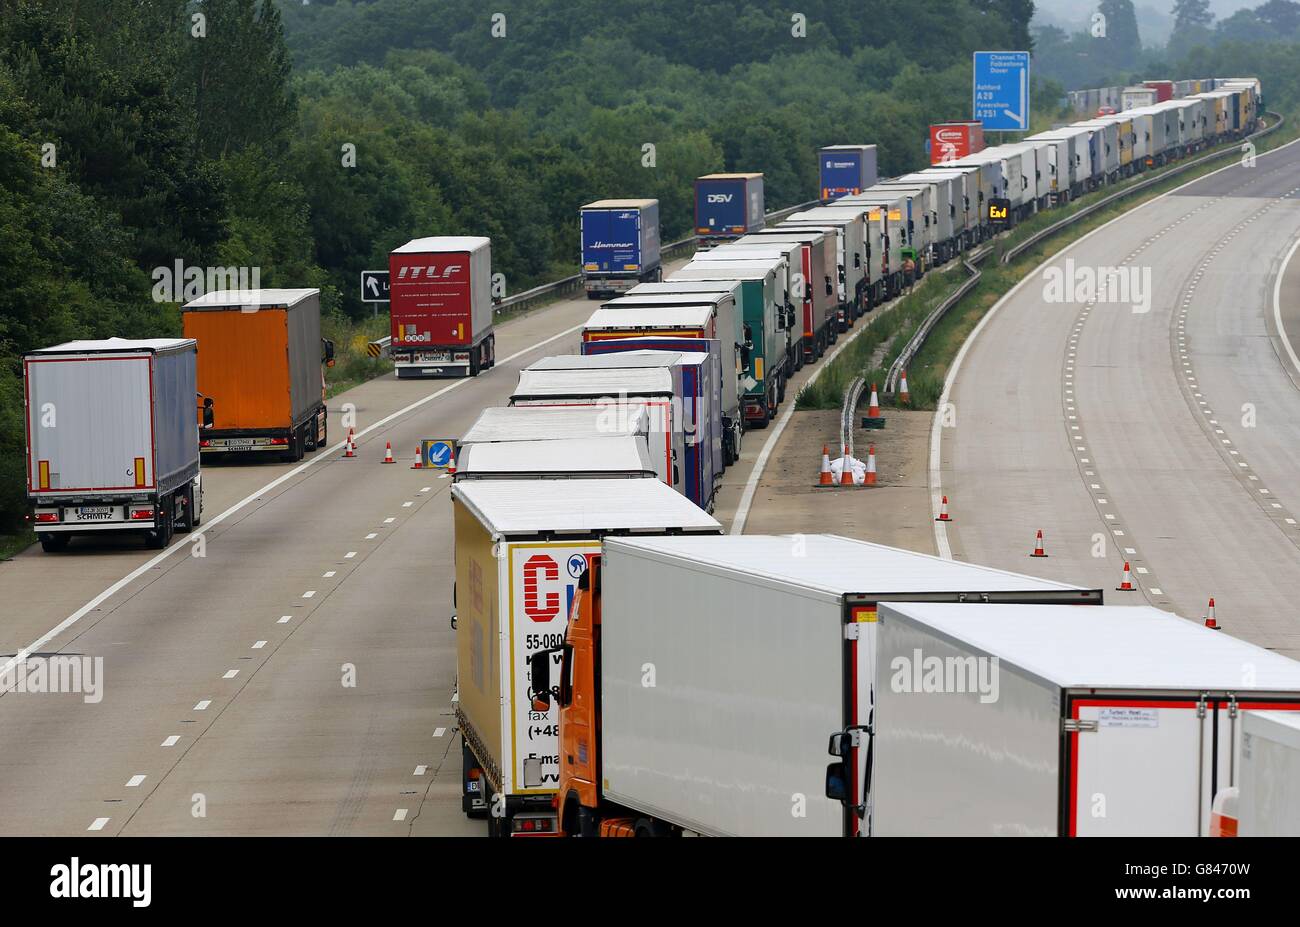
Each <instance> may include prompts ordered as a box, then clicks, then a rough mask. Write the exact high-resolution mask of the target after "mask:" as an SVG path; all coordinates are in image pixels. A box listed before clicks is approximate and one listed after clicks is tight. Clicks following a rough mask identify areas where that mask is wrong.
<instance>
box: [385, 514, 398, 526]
mask: <svg viewBox="0 0 1300 927" xmlns="http://www.w3.org/2000/svg"><path fill="white" fill-rule="evenodd" d="M395 521H397V519H396V518H394V517H393V516H392V515H389V516H388V517H387V518H385V519H384V524H386V525H391V524H392V523H393V522H395Z"/></svg>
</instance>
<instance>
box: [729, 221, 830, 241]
mask: <svg viewBox="0 0 1300 927" xmlns="http://www.w3.org/2000/svg"><path fill="white" fill-rule="evenodd" d="M825 237H826V233H825V232H821V231H818V230H817V229H816V228H811V227H808V226H802V227H801V226H797V225H786V224H785V223H784V222H783V223H781V224H780V225H769V226H768V227H767V228H765V229H759V230H758V231H757V232H750V233H749V234H748V235H745V236H744V237H743V238H737V239H736V240H735V241H733V242H731V244H733V245H738V244H748V243H749V242H751V241H755V240H758V239H762V238H770V239H771V240H772V241H791V242H803V243H805V244H815V243H816V242H817V239H818V238H825Z"/></svg>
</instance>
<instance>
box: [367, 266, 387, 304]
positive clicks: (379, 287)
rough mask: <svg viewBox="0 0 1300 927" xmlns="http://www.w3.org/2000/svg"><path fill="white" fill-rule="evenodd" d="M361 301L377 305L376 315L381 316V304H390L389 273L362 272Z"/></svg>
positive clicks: (379, 271)
mask: <svg viewBox="0 0 1300 927" xmlns="http://www.w3.org/2000/svg"><path fill="white" fill-rule="evenodd" d="M361 301H362V302H363V303H375V315H379V305H378V304H379V303H386V302H388V271H386V270H363V271H362V272H361Z"/></svg>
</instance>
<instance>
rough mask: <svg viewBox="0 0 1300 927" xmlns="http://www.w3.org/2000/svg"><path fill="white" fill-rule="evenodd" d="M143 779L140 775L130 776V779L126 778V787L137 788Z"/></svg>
mask: <svg viewBox="0 0 1300 927" xmlns="http://www.w3.org/2000/svg"><path fill="white" fill-rule="evenodd" d="M144 780H145V777H144V776H141V775H135V776H132V777H131V778H130V779H127V780H126V787H127V788H128V789H134V788H139V786H140V783H141V782H143V781H144Z"/></svg>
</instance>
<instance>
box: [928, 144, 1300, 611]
mask: <svg viewBox="0 0 1300 927" xmlns="http://www.w3.org/2000/svg"><path fill="white" fill-rule="evenodd" d="M1296 142H1300V139H1295V140H1294V141H1290V142H1287V143H1286V144H1285V145H1279V146H1278V147H1276V148H1274V149H1272V151H1266V152H1264V154H1262V155H1260V157H1267V156H1268V155H1270V154H1272V153H1273V152H1277V151H1281V150H1282V149H1284V148H1290V147H1291V146H1292V145H1294V144H1296ZM1236 166H1237V165H1236V163H1235V162H1234V163H1232V164H1228V165H1225V166H1224V167H1221V168H1219V169H1218V170H1214V171H1210V172H1209V173H1208V174H1202V175H1201V176H1199V177H1194V178H1192V179H1191V180H1189V181H1187V183H1185V184H1180V185H1179V186H1177V187H1174V188H1173V189H1172V190H1166V191H1165V192H1164V193H1161V194H1160V195H1159V196H1155V197H1152V198H1151V199H1149V200H1147V201H1146V202H1144V203H1138V204H1137V205H1136V206H1134V207H1133V208H1132V209H1127V210H1125V211H1124V212H1122V213H1120V214H1119V215H1117V216H1116V217H1115V218H1113V219H1111V220H1110V221H1109V222H1106V223H1104V224H1102V225H1099V226H1097V227H1096V228H1095V229H1093V230H1092V231H1091V232H1088V233H1087V234H1086V235H1084V236H1083V237H1081V238H1078V239H1075V240H1074V241H1072V242H1070V243H1069V244H1067V245H1066V246H1065V247H1063V248H1061V249H1059V250H1058V251H1057V252H1056V253H1054V254H1052V255H1050V256H1049V257H1047V258H1045V259H1044V260H1043V262H1042V263H1041V264H1039V265H1038V266H1037V267H1035V268H1034V269H1033V270H1031V271H1030V272H1029V273H1027V274H1026V275H1025V276H1024V277H1022V278H1021V279H1020V281H1019V282H1018V283H1016V285H1015V286H1013V287H1012V288H1011V289H1009V290H1007V292H1006V293H1004V294H1003V295H1002V297H1001V298H1000V299H999V300H998V301H997V302H996V303H994V304H993V305H992V306H991V307H990V308H989V310H988V312H986V313H984V316H983V317H982V318H981V319H980V320H979V322H977V323H976V324H975V328H974V329H972V330H971V333H970V334H969V335H967V336H966V340H965V341H963V342H962V344H961V347H960V348H959V349H958V350H957V356H956V357H955V358H953V362H952V366H951V367H949V368H948V375H947V376H946V377H944V379H943V392H942V393H941V394H940V395H939V401H938V403H936V404H935V408H934V419H933V420H932V422H931V425H930V509H931V511H932V512H935V513H937V512H938V511H939V504H940V500H941V498H942V497H943V476H942V472H941V470H940V461H941V460H942V459H943V458H942V452H943V424H942V423H943V410H944V408H945V406H946V405H947V403H948V402H949V401H950V397H951V396H952V387H953V384H955V383H956V382H957V374H958V373H959V372H960V371H961V363H962V361H963V360H965V358H966V353H967V351H969V350H970V346H971V345H972V344H974V343H975V339H976V338H977V337H978V336H979V333H980V332H981V331H983V330H984V326H985V325H987V324H988V322H989V320H990V319H992V318H993V317H994V316H996V315H997V313H998V310H999V309H1001V308H1002V306H1003V305H1005V304H1006V303H1007V302H1008V301H1010V299H1011V298H1012V297H1013V296H1015V295H1016V293H1017V292H1019V291H1020V288H1021V287H1023V286H1027V285H1028V284H1029V283H1030V281H1033V280H1037V279H1039V278H1040V277H1041V276H1042V272H1043V271H1044V270H1045V269H1046V268H1047V266H1048V265H1049V264H1051V263H1052V262H1053V261H1058V260H1061V259H1062V258H1064V257H1065V256H1066V255H1067V254H1068V252H1069V251H1070V250H1071V249H1072V248H1076V247H1078V246H1079V245H1081V244H1083V243H1084V242H1085V241H1087V240H1088V239H1089V238H1091V237H1092V236H1094V235H1096V234H1097V233H1098V232H1102V231H1105V230H1106V229H1107V228H1109V227H1110V226H1111V225H1113V224H1114V223H1116V222H1119V221H1121V220H1123V219H1127V218H1129V217H1130V216H1132V215H1133V213H1135V212H1137V211H1138V210H1139V209H1143V208H1145V207H1147V206H1150V205H1152V204H1153V203H1156V202H1159V201H1160V200H1162V199H1164V198H1165V197H1167V196H1172V195H1173V194H1175V193H1177V192H1178V191H1179V190H1181V189H1183V188H1184V187H1190V186H1191V185H1192V184H1194V183H1199V182H1200V181H1202V180H1204V179H1205V178H1207V177H1213V176H1214V175H1215V174H1221V173H1223V172H1224V171H1227V170H1232V169H1233V168H1234V167H1236ZM1196 211H1197V212H1199V211H1200V210H1196ZM1292 250H1293V251H1294V250H1295V249H1294V248H1293V249H1292ZM991 257H992V258H993V259H994V260H995V261H996V260H997V255H996V254H993V255H991ZM1279 279H1280V278H1279ZM1274 305H1275V306H1276V305H1277V303H1276V301H1275V302H1274ZM1297 367H1298V368H1300V363H1298V364H1297ZM1069 382H1070V381H1068V380H1067V381H1066V383H1067V384H1068V383H1069ZM1065 392H1066V394H1067V395H1069V394H1073V392H1074V390H1069V389H1067V390H1066V391H1065ZM931 524H933V525H934V543H935V547H937V548H938V550H939V556H940V557H943V558H944V559H946V560H951V559H952V547H951V546H950V545H949V543H948V526H947V525H946V524H944V523H943V522H941V521H932V522H931ZM1153 591H1154V590H1153Z"/></svg>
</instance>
